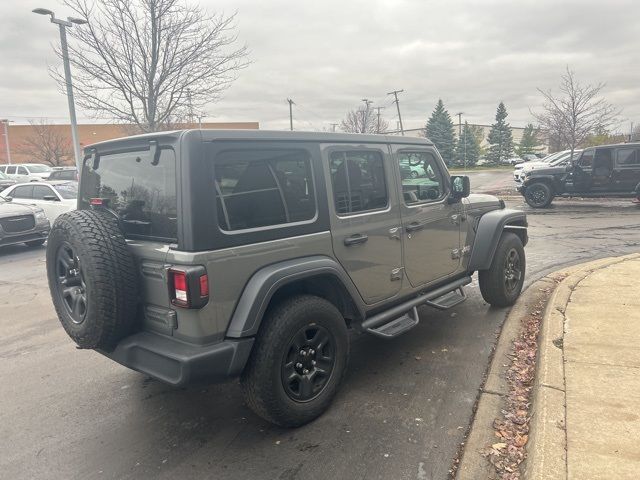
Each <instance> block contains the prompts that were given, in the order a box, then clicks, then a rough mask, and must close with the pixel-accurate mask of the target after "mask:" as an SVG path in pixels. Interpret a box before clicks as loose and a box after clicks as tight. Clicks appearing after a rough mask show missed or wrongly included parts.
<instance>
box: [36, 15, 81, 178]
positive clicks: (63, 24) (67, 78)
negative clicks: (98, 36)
mask: <svg viewBox="0 0 640 480" xmlns="http://www.w3.org/2000/svg"><path fill="white" fill-rule="evenodd" d="M32 12H33V13H37V14H38V15H49V17H50V21H51V23H54V24H56V25H58V27H59V28H60V51H61V52H62V64H63V65H64V83H65V85H66V87H67V102H68V103H69V120H70V121H71V138H72V140H73V153H74V156H75V160H76V168H77V169H78V171H80V167H81V165H80V164H81V162H82V159H81V158H80V154H81V151H80V140H79V139H78V122H77V120H76V106H75V102H74V100H73V86H72V84H71V65H70V64H69V49H68V47H67V27H72V26H73V25H74V24H75V25H84V24H85V23H89V22H87V20H85V19H84V18H73V17H67V20H61V19H59V18H56V16H55V14H54V13H53V12H52V11H51V10H47V9H46V8H36V9H34V10H32Z"/></svg>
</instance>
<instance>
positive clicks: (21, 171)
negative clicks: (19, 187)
mask: <svg viewBox="0 0 640 480" xmlns="http://www.w3.org/2000/svg"><path fill="white" fill-rule="evenodd" d="M51 170H52V168H51V167H50V166H49V165H44V164H42V163H20V164H17V165H0V172H2V173H5V174H6V175H7V176H8V177H9V178H13V179H14V180H17V181H18V182H39V181H42V180H46V179H47V178H48V177H49V175H50V174H51Z"/></svg>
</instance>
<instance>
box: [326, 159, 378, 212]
mask: <svg viewBox="0 0 640 480" xmlns="http://www.w3.org/2000/svg"><path fill="white" fill-rule="evenodd" d="M329 168H330V170H331V184H332V186H333V200H334V202H335V208H336V212H337V213H338V215H347V214H350V213H358V212H365V211H369V210H378V209H380V208H385V207H386V206H387V205H388V203H389V202H388V195H387V184H386V181H385V176H384V166H383V156H382V152H379V151H334V152H332V153H331V156H330V158H329Z"/></svg>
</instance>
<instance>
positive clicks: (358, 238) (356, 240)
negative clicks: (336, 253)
mask: <svg viewBox="0 0 640 480" xmlns="http://www.w3.org/2000/svg"><path fill="white" fill-rule="evenodd" d="M367 240H369V237H368V236H367V235H365V234H363V233H356V234H355V235H351V236H350V237H347V238H345V239H344V244H345V246H347V247H350V246H351V245H358V244H360V243H365V242H366V241H367Z"/></svg>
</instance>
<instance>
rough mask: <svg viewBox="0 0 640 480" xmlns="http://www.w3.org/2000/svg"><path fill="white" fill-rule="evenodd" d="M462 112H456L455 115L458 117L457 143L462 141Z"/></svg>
mask: <svg viewBox="0 0 640 480" xmlns="http://www.w3.org/2000/svg"><path fill="white" fill-rule="evenodd" d="M463 113H464V112H458V113H456V115H457V116H458V141H460V140H461V139H462V114H463Z"/></svg>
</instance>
